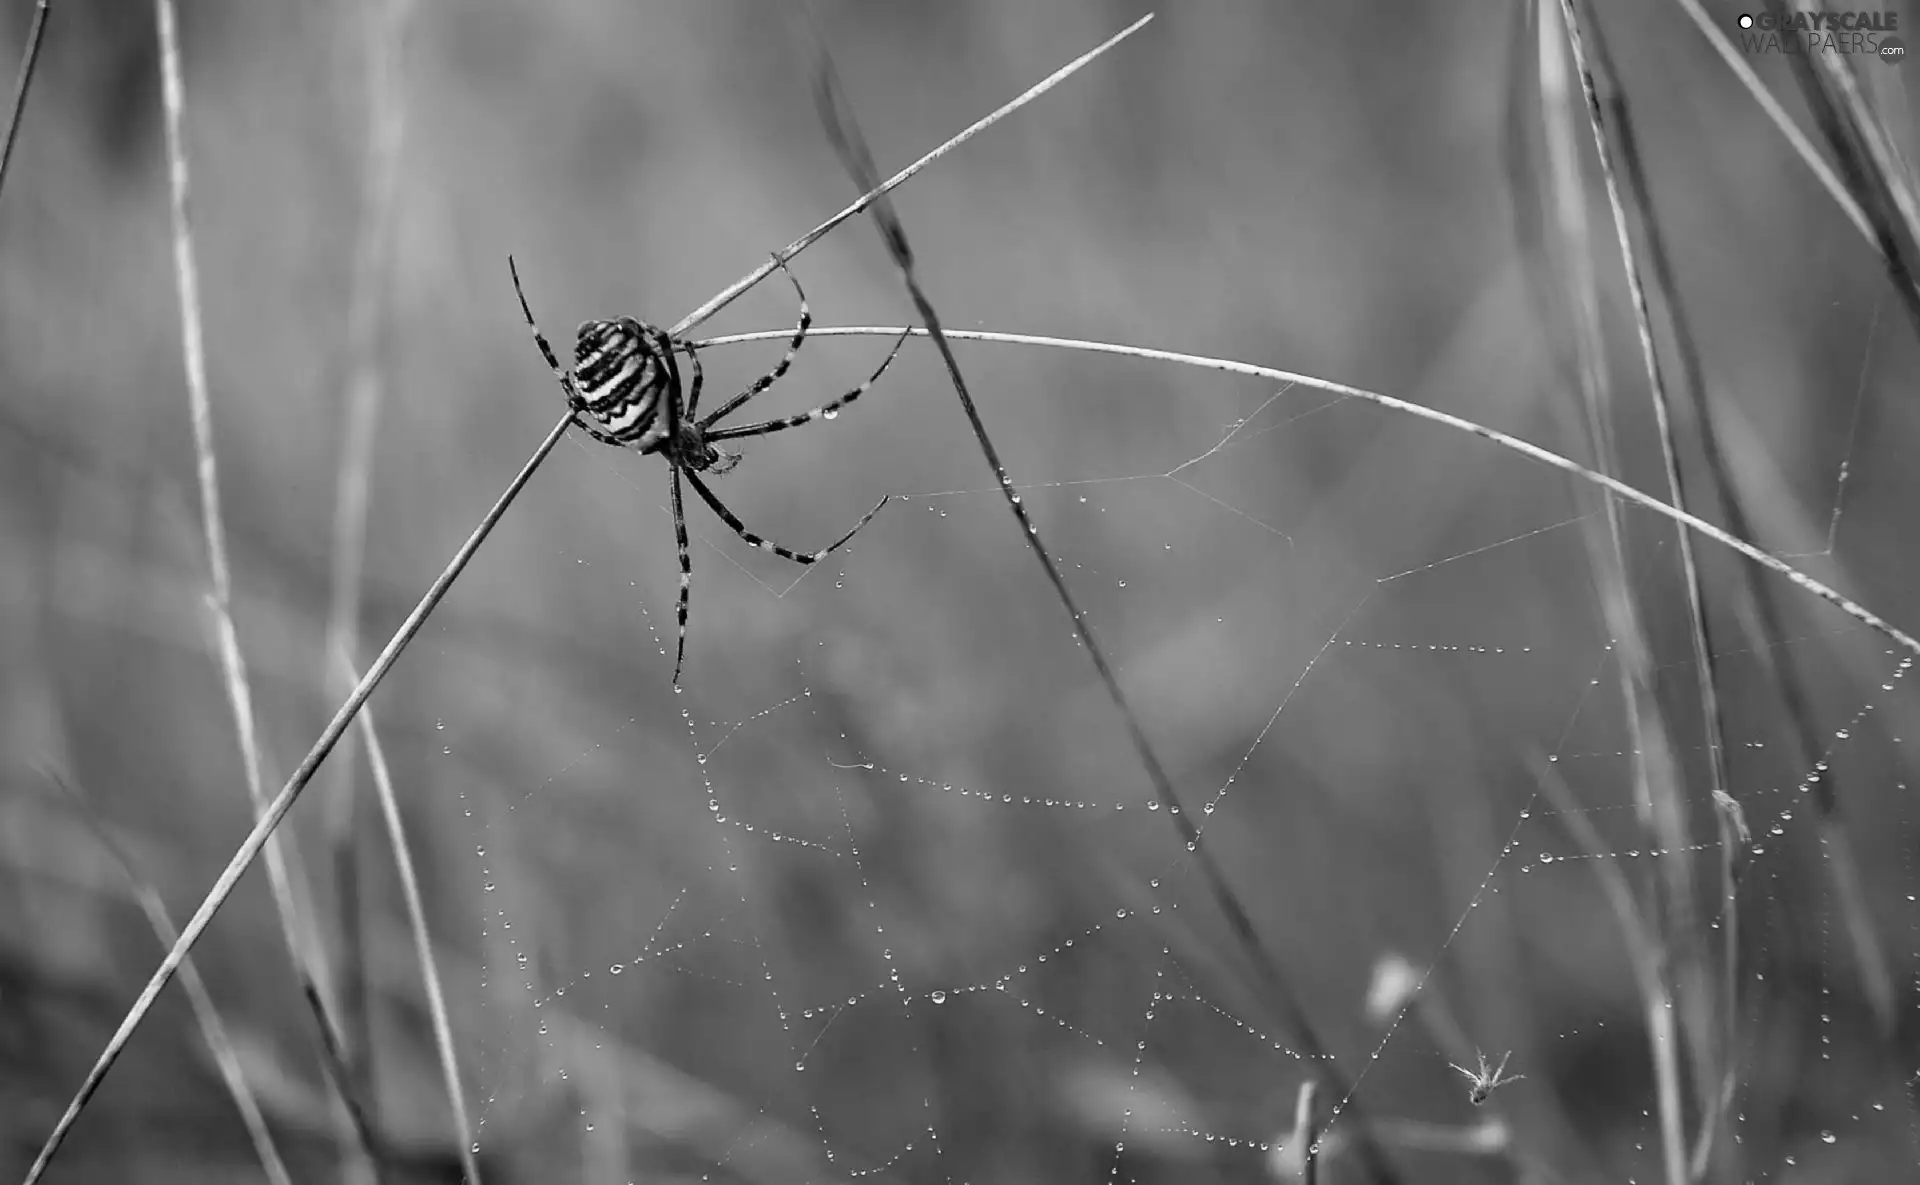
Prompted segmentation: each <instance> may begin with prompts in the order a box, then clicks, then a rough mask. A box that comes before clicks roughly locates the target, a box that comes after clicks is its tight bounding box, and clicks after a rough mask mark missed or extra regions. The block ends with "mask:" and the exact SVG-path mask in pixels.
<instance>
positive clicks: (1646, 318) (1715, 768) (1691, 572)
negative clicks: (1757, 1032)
mask: <svg viewBox="0 0 1920 1185" xmlns="http://www.w3.org/2000/svg"><path fill="white" fill-rule="evenodd" d="M1560 7H1561V16H1562V23H1563V25H1564V26H1565V29H1566V34H1567V46H1568V49H1569V51H1570V52H1571V53H1572V55H1573V61H1574V66H1575V68H1576V69H1577V70H1578V71H1579V73H1580V83H1581V92H1582V94H1583V95H1584V96H1585V99H1586V109H1587V122H1588V127H1589V130H1590V131H1591V132H1592V135H1593V145H1594V152H1595V156H1596V158H1597V160H1598V161H1599V165H1600V175H1601V179H1602V181H1603V182H1604V183H1605V186H1606V191H1607V204H1608V207H1609V209H1610V210H1611V212H1612V215H1613V228H1614V236H1615V239H1616V241H1617V242H1618V244H1619V248H1620V259H1621V264H1622V266H1623V267H1624V269H1625V274H1626V281H1627V296H1628V302H1629V303H1630V304H1631V305H1632V307H1633V323H1634V329H1635V331H1636V333H1637V335H1638V337H1639V343H1640V356H1641V362H1642V364H1643V365H1644V366H1645V368H1646V373H1647V395H1648V398H1649V399H1650V400H1651V402H1652V404H1653V417H1654V426H1655V430H1656V432H1657V433H1658V435H1659V438H1660V459H1661V464H1662V467H1663V469H1664V471H1665V476H1666V479H1667V500H1668V504H1669V505H1671V506H1673V507H1675V508H1676V509H1679V510H1685V509H1686V508H1687V497H1686V480H1685V476H1684V474H1683V473H1682V472H1681V468H1680V455H1679V450H1678V448H1677V446H1676V445H1675V443H1674V434H1673V415H1672V411H1671V407H1670V402H1669V400H1668V397H1667V382H1666V375H1665V373H1664V370H1663V368H1662V366H1661V363H1660V352H1659V350H1658V349H1657V348H1656V347H1655V345H1654V339H1653V314H1652V312H1651V310H1650V309H1649V306H1648V301H1647V287H1646V282H1645V280H1644V279H1643V278H1642V276H1641V272H1640V262H1639V256H1638V254H1637V253H1636V252H1635V251H1634V248H1633V234H1632V229H1631V226H1630V223H1629V218H1628V213H1627V199H1626V196H1625V195H1624V194H1623V192H1622V186H1621V181H1620V169H1619V168H1618V167H1617V165H1616V162H1615V152H1614V146H1613V143H1612V140H1611V138H1610V137H1609V135H1608V132H1609V130H1611V131H1612V134H1613V136H1615V137H1619V138H1621V139H1622V140H1623V141H1630V136H1631V129H1630V126H1629V124H1628V122H1627V118H1626V105H1625V101H1624V100H1623V99H1622V98H1620V89H1619V85H1618V82H1617V76H1616V74H1615V73H1614V70H1613V66H1612V62H1611V60H1610V58H1609V55H1608V54H1607V51H1606V42H1605V39H1604V37H1603V35H1602V30H1601V29H1600V27H1599V22H1598V20H1597V18H1596V14H1594V12H1593V11H1592V9H1591V7H1590V6H1586V5H1582V4H1579V3H1576V0H1561V5H1560ZM1583 9H1584V11H1583ZM1583 26H1584V28H1583ZM1589 40H1591V42H1592V47H1591V52H1589V49H1588V44H1587V43H1588V41H1589ZM1603 78H1604V80H1605V82H1606V84H1607V87H1608V90H1609V93H1610V96H1611V98H1610V99H1609V100H1604V101H1603V99H1602V97H1601V94H1600V85H1601V81H1602V79H1603ZM1633 197H1634V201H1635V205H1636V207H1637V208H1638V210H1639V213H1640V224H1641V226H1642V227H1643V228H1646V227H1649V226H1650V225H1651V223H1652V221H1653V212H1652V209H1651V208H1650V207H1649V206H1648V205H1647V204H1646V201H1645V194H1644V192H1643V190H1642V189H1641V188H1640V187H1639V186H1635V187H1634V191H1633ZM1642 233H1643V234H1644V233H1646V231H1645V230H1644V229H1643V232H1642ZM1678 540H1679V547H1680V571H1681V579H1682V582H1683V584H1684V586H1685V590H1686V603H1687V627H1688V630H1687V633H1688V638H1689V640H1690V642H1691V644H1692V647H1693V658H1694V666H1695V677H1696V678H1697V680H1698V684H1697V686H1698V690H1699V695H1700V712H1701V721H1702V724H1703V726H1704V728H1705V729H1706V742H1707V756H1708V766H1709V771H1710V777H1711V786H1710V789H1711V792H1712V795H1713V801H1714V802H1715V803H1716V804H1723V803H1726V802H1729V801H1731V796H1730V795H1729V793H1728V790H1727V768H1726V752H1725V747H1724V739H1723V736H1722V731H1721V720H1720V696H1719V688H1718V687H1717V686H1716V683H1715V678H1714V676H1715V666H1714V661H1713V647H1712V645H1711V644H1710V642H1709V641H1708V636H1707V629H1708V623H1707V610H1706V595H1705V591H1704V589H1703V588H1702V585H1701V578H1700V566H1699V564H1698V562H1697V561H1696V560H1695V557H1694V551H1693V536H1692V534H1691V533H1689V532H1687V531H1685V530H1681V531H1679V532H1678ZM1647 691H1648V693H1649V694H1648V703H1649V707H1650V708H1651V709H1652V710H1653V711H1654V712H1658V710H1659V709H1658V704H1659V701H1658V699H1657V698H1655V697H1653V696H1652V695H1651V687H1650V686H1649V687H1648V688H1647ZM1661 732H1662V737H1663V739H1664V738H1665V736H1666V730H1665V729H1664V728H1662V730H1661ZM1676 764H1677V763H1673V762H1669V763H1668V765H1667V769H1668V770H1669V771H1673V770H1675V767H1676ZM1653 785H1654V786H1657V788H1658V789H1659V790H1660V791H1661V793H1659V794H1658V795H1657V796H1655V798H1654V800H1653V803H1652V805H1653V807H1654V821H1655V824H1656V826H1655V834H1656V835H1657V836H1658V837H1659V840H1660V844H1661V848H1662V851H1663V852H1664V853H1665V855H1664V856H1663V857H1662V859H1661V860H1660V864H1659V867H1660V870H1661V872H1662V873H1663V874H1664V876H1665V881H1666V885H1665V887H1666V900H1667V909H1668V919H1667V924H1668V925H1669V926H1670V927H1671V929H1672V931H1673V932H1674V935H1675V936H1677V939H1678V949H1679V951H1680V952H1681V953H1680V966H1679V971H1680V975H1681V983H1680V990H1681V993H1682V997H1683V1000H1684V1001H1685V1004H1686V1008H1687V1014H1688V1017H1689V1022H1690V1023H1689V1025H1688V1031H1689V1036H1690V1038H1691V1039H1690V1040H1689V1042H1688V1049H1689V1051H1690V1053H1691V1055H1692V1059H1693V1063H1694V1065H1693V1068H1694V1075H1695V1081H1696V1082H1698V1083H1699V1087H1700V1090H1701V1092H1702V1095H1703V1097H1702V1111H1703V1115H1704V1118H1703V1121H1702V1122H1703V1136H1702V1139H1701V1142H1700V1145H1699V1147H1700V1149H1701V1152H1700V1157H1701V1161H1700V1162H1701V1163H1702V1164H1704V1163H1705V1160H1704V1158H1705V1156H1706V1155H1707V1152H1708V1150H1710V1149H1711V1146H1712V1141H1713V1139H1714V1136H1713V1134H1712V1133H1713V1130H1714V1129H1715V1128H1716V1127H1717V1126H1718V1125H1719V1121H1720V1111H1719V1108H1718V1107H1717V1106H1716V1104H1715V1100H1716V1099H1717V1098H1718V1097H1719V1095H1720V1091H1719V1081H1720V1077H1721V1072H1720V1067H1719V1065H1718V1064H1717V1061H1718V1059H1719V1058H1723V1057H1728V1056H1731V1048H1730V1047H1728V1048H1718V1047H1716V1043H1715V1040H1714V1036H1715V1026H1714V1025H1713V1023H1712V1015H1713V1011H1714V1004H1715V1002H1714V1001H1713V1000H1712V998H1711V989H1710V987H1709V986H1708V982H1709V978H1710V973H1709V971H1708V969H1707V967H1706V966H1705V963H1704V959H1703V956H1702V955H1701V953H1700V950H1701V947H1700V944H1699V942H1698V941H1697V938H1698V934H1697V930H1698V926H1699V921H1698V918H1697V916H1696V912H1697V911H1696V910H1695V909H1694V902H1693V869H1692V865H1691V861H1690V858H1689V856H1688V848H1689V846H1690V842H1691V841H1690V837H1689V835H1688V831H1687V825H1686V813H1685V806H1684V804H1683V803H1682V801H1681V790H1680V786H1679V784H1678V781H1677V778H1663V779H1661V780H1660V781H1659V782H1658V783H1654V784H1653ZM1724 813H1725V812H1724V810H1723V811H1722V815H1723V816H1724ZM1725 830H1726V829H1725V826H1724V818H1723V821H1722V839H1723V840H1724V839H1725V838H1726V834H1725ZM1724 859H1727V860H1731V859H1732V854H1731V852H1729V853H1727V854H1726V856H1725V857H1724ZM1729 953H1730V954H1731V953H1732V952H1729ZM1724 974H1725V975H1727V976H1731V975H1732V974H1733V968H1732V966H1731V965H1729V966H1728V967H1726V968H1724ZM1723 995H1724V992H1723ZM1681 1132H1682V1129H1681V1119H1680V1115H1679V1114H1678V1113H1677V1112H1675V1113H1673V1114H1667V1113H1665V1112H1664V1111H1663V1113H1662V1115H1661V1133H1662V1146H1663V1149H1664V1151H1665V1153H1666V1156H1667V1159H1668V1172H1669V1174H1670V1175H1671V1174H1673V1172H1674V1165H1675V1162H1676V1158H1677V1157H1681V1156H1684V1147H1683V1146H1680V1147H1678V1148H1677V1147H1676V1145H1683V1142H1682V1140H1681ZM1686 1179H1688V1178H1687V1177H1685V1176H1675V1177H1673V1180H1674V1181H1675V1183H1676V1185H1678V1182H1679V1181H1682V1180H1686Z"/></svg>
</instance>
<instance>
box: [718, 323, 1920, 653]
mask: <svg viewBox="0 0 1920 1185" xmlns="http://www.w3.org/2000/svg"><path fill="white" fill-rule="evenodd" d="M941 332H942V333H943V334H944V335H945V336H946V337H947V338H948V339H949V340H951V341H975V342H992V343H996V344H999V345H1011V346H1039V347H1041V348H1043V349H1051V350H1076V351H1079V352H1082V353H1088V354H1112V355H1116V356H1118V357H1122V358H1137V359H1140V360H1142V361H1146V362H1170V363H1173V364H1174V365H1177V366H1192V367H1197V368H1199V369H1201V370H1217V371H1222V372H1224V373H1227V374H1239V375H1246V376H1248V377H1251V378H1258V379H1265V380H1268V381H1270V382H1277V383H1293V384H1297V385H1299V386H1302V387H1312V388H1314V389H1315V390H1320V391H1328V392H1331V393H1332V394H1335V395H1345V396H1348V397H1349V398H1353V399H1360V400H1365V401H1366V402H1368V403H1372V404H1376V405H1378V406H1380V407H1384V408H1387V409H1388V410H1390V411H1397V412H1400V413H1402V414H1404V415H1410V416H1415V417H1418V418H1419V419H1422V420H1427V421H1429V422H1430V423H1435V424H1439V425H1442V426H1443V427H1447V428H1452V429H1454V430H1455V431H1457V432H1465V433H1468V434H1469V435H1472V436H1478V437H1479V438H1480V439H1482V440H1485V441H1488V442H1490V443H1492V444H1496V445H1499V446H1500V447H1501V448H1504V449H1506V450H1508V451H1509V452H1514V453H1518V454H1519V455H1521V456H1523V457H1526V458H1527V459H1528V460H1531V461H1537V462H1539V463H1540V464H1542V465H1546V466H1549V467H1551V468H1554V469H1558V470H1560V471H1561V472H1563V473H1571V474H1573V475H1574V476H1575V477H1578V478H1580V479H1581V480H1582V481H1588V482H1592V483H1593V484H1594V485H1597V486H1601V487H1604V488H1605V489H1608V490H1611V491H1612V492H1613V493H1615V494H1618V495H1619V496H1620V497H1622V498H1624V499H1626V500H1627V501H1629V502H1631V503H1633V504H1634V505H1636V506H1638V507H1640V508H1642V509H1644V510H1651V511H1652V512H1653V513H1655V514H1658V515H1660V516H1661V517H1663V518H1668V519H1671V520H1673V521H1674V522H1676V523H1679V524H1680V525H1682V526H1684V527H1686V528H1687V529H1689V530H1691V531H1694V532H1696V533H1698V534H1700V535H1701V536H1703V537H1705V538H1707V539H1711V540H1713V541H1714V542H1715V543H1718V544H1720V545H1721V546H1722V547H1726V548H1729V549H1731V550H1733V551H1736V552H1738V553H1739V554H1741V555H1742V556H1745V557H1746V558H1747V559H1749V560H1751V561H1753V562H1754V563H1756V564H1759V565H1760V566H1761V567H1763V568H1766V569H1767V570H1768V571H1771V572H1776V573H1778V574H1780V575H1781V576H1784V577H1786V578H1787V579H1788V580H1790V581H1792V582H1793V583H1794V584H1796V585H1798V586H1800V587H1801V588H1802V589H1805V590H1806V591H1807V592H1810V593H1812V594H1813V595H1814V596H1816V597H1819V598H1820V599H1821V600H1823V601H1825V602H1827V603H1828V604H1830V605H1832V606H1834V607H1835V608H1837V609H1839V610H1840V611H1841V612H1842V613H1845V614H1846V615H1847V616H1848V617H1851V618H1853V619H1854V620H1855V621H1858V622H1859V623H1860V624H1862V625H1864V626H1867V627H1869V628H1870V629H1872V630H1874V631H1875V632H1877V633H1879V634H1881V635H1883V636H1885V637H1886V638H1888V639H1890V640H1891V641H1893V642H1895V643H1897V644H1898V645H1899V646H1900V647H1901V648H1902V649H1904V650H1909V651H1912V652H1913V653H1914V654H1916V655H1920V638H1915V637H1914V636H1913V635H1911V634H1909V633H1907V632H1906V631H1904V630H1902V629H1900V628H1899V627H1898V626H1896V625H1894V624H1893V623H1891V622H1889V621H1887V620H1886V619H1885V618H1883V617H1881V616H1880V615H1879V614H1877V613H1875V612H1873V611H1872V610H1870V609H1868V608H1866V607H1865V606H1863V605H1859V604H1856V603H1855V602H1854V601H1852V600H1850V599H1849V598H1847V597H1846V596H1844V595H1843V594H1841V593H1839V592H1836V591H1835V590H1833V589H1831V588H1829V587H1827V586H1826V585H1824V584H1822V583H1820V582H1819V581H1818V580H1815V579H1814V578H1813V577H1811V576H1809V575H1807V574H1806V573H1805V572H1802V571H1801V570H1800V569H1798V568H1796V567H1794V566H1793V565H1791V564H1789V563H1787V562H1786V561H1785V560H1783V559H1780V558H1779V557H1778V556H1775V555H1773V554H1771V553H1769V552H1765V551H1762V550H1761V549H1760V548H1758V547H1755V546H1754V545H1753V544H1751V543H1749V542H1747V541H1746V540H1745V539H1741V538H1739V537H1738V536H1736V535H1731V534H1729V533H1727V532H1726V531H1725V530H1723V529H1721V528H1720V527H1716V526H1714V525H1713V524H1712V523H1710V522H1708V521H1706V520H1705V519H1703V518H1700V517H1699V516H1698V515H1695V514H1692V513H1689V512H1688V511H1684V510H1675V509H1674V508H1673V507H1671V506H1669V505H1667V504H1666V503H1665V502H1662V501H1660V499H1658V498H1656V497H1654V496H1653V495H1652V494H1648V493H1645V492H1643V491H1641V490H1638V489H1635V488H1634V487H1633V486H1630V485H1628V484H1627V483H1626V482H1623V481H1621V480H1620V479H1619V478H1616V477H1609V476H1607V475H1606V474H1604V473H1599V472H1596V471H1594V470H1592V469H1589V468H1587V467H1586V466H1585V465H1582V464H1580V463H1579V462H1578V461H1574V460H1571V459H1569V458H1567V457H1564V456H1562V455H1560V454H1559V453H1556V452H1554V451H1553V450H1551V449H1546V448H1542V447H1540V446H1539V445H1537V444H1534V443H1532V442H1531V441H1526V440H1522V439H1520V438H1519V437H1517V436H1510V435H1508V434H1507V433H1505V432H1502V431H1500V430H1499V429H1497V428H1489V427H1487V426H1486V425H1484V424H1477V423H1475V422H1474V421H1472V420H1469V419H1465V418H1462V417H1460V416H1456V415H1454V414H1452V413H1451V412H1444V411H1440V410H1439V409H1437V408H1432V407H1426V406H1424V405H1422V404H1418V403H1410V402H1408V401H1407V400H1405V399H1399V398H1396V397H1394V396H1392V395H1383V394H1381V393H1380V392H1378V391H1369V390H1367V389H1366V388H1364V387H1354V386H1349V385H1348V384H1346V383H1337V382H1334V381H1333V380H1331V379H1321V378H1315V377H1314V376H1312V375H1308V374H1299V373H1297V372H1295V371H1291V370H1280V369H1277V368H1275V367H1272V366H1260V365H1257V364H1255V363H1252V362H1237V361H1234V360H1233V359H1231V358H1209V357H1207V356H1206V355H1204V354H1183V353H1180V352H1179V351H1177V350H1156V349H1152V348H1150V347H1147V346H1129V345H1123V344H1121V343H1118V342H1099V341H1085V340H1082V339H1080V338H1071V337H1047V336H1045V335H1042V334H1036V333H999V332H994V331H990V330H984V329H943V330H942V331H941ZM902 333H906V334H908V335H909V336H912V337H928V336H930V335H929V334H928V332H927V331H926V330H925V329H919V328H911V329H903V328H902V327H900V326H898V325H894V326H891V327H889V326H885V325H815V326H813V327H812V328H810V329H808V330H807V336H808V337H899V336H900V335H901V334H902ZM790 336H792V331H791V330H777V329H768V330H756V331H755V332H752V333H729V334H724V335H721V336H717V337H709V338H702V339H700V340H697V341H695V342H693V343H692V345H693V347H694V348H695V349H700V350H704V349H709V348H711V347H714V346H731V345H739V344H743V343H746V342H760V341H777V340H780V339H782V338H785V337H790Z"/></svg>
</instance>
